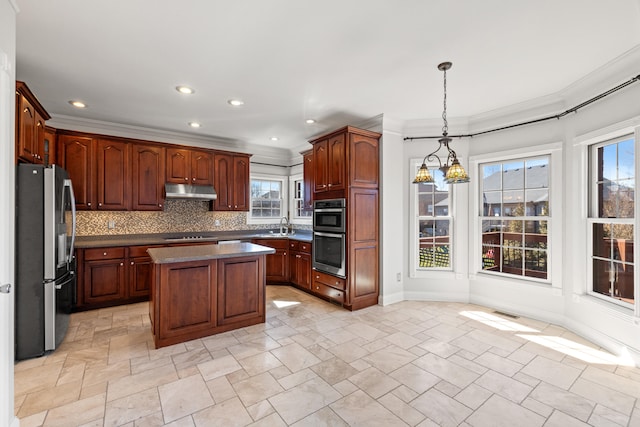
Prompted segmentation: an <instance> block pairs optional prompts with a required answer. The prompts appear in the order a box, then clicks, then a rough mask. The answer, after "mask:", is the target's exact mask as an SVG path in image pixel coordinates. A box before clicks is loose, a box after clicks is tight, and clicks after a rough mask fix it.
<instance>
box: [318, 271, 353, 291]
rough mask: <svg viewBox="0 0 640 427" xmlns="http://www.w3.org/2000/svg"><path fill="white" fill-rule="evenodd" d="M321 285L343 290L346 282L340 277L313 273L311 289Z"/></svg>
mask: <svg viewBox="0 0 640 427" xmlns="http://www.w3.org/2000/svg"><path fill="white" fill-rule="evenodd" d="M317 283H321V284H324V285H327V286H331V287H333V288H337V289H342V290H343V291H344V290H345V287H346V281H345V280H344V279H341V278H340V277H336V276H332V275H330V274H326V273H322V272H320V271H314V272H313V288H314V289H315V287H316V284H317Z"/></svg>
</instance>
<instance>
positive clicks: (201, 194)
mask: <svg viewBox="0 0 640 427" xmlns="http://www.w3.org/2000/svg"><path fill="white" fill-rule="evenodd" d="M164 190H165V193H166V198H167V199H191V200H215V199H216V198H217V197H218V195H217V194H216V190H214V188H213V186H211V185H191V184H172V183H166V184H165V185H164Z"/></svg>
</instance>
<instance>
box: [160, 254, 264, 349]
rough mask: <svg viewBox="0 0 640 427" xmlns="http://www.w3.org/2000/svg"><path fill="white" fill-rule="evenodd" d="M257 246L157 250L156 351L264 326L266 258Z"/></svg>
mask: <svg viewBox="0 0 640 427" xmlns="http://www.w3.org/2000/svg"><path fill="white" fill-rule="evenodd" d="M274 252H275V250H274V249H272V248H268V247H266V246H261V245H256V244H253V243H230V244H223V245H198V246H179V247H167V248H151V249H149V250H148V253H149V256H150V257H151V260H152V262H153V264H154V265H153V274H152V280H151V291H150V301H149V317H150V319H151V331H152V333H153V338H154V343H155V346H156V348H160V347H165V346H168V345H173V344H177V343H181V342H184V341H189V340H192V339H196V338H202V337H205V336H209V335H213V334H217V333H221V332H226V331H230V330H232V329H237V328H242V327H245V326H250V325H255V324H258V323H264V321H265V277H266V276H265V256H266V255H267V254H271V253H274Z"/></svg>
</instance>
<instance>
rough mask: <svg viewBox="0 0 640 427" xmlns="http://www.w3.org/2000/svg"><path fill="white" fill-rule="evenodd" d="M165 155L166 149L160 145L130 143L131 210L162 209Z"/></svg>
mask: <svg viewBox="0 0 640 427" xmlns="http://www.w3.org/2000/svg"><path fill="white" fill-rule="evenodd" d="M165 155H166V149H165V148H164V147H161V146H157V145H147V144H133V145H132V147H131V166H132V177H133V180H132V182H133V188H132V198H131V209H132V210H136V211H157V210H162V206H163V205H164V196H163V194H164V192H163V188H164V183H165V172H164V171H165Z"/></svg>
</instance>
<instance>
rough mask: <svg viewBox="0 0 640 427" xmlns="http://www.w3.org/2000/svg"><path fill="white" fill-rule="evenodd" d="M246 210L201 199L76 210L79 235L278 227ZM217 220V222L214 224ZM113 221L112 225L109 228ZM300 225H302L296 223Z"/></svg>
mask: <svg viewBox="0 0 640 427" xmlns="http://www.w3.org/2000/svg"><path fill="white" fill-rule="evenodd" d="M247 214H248V213H247V212H216V211H210V210H209V202H207V201H201V200H166V201H165V208H164V211H152V212H144V211H79V212H78V215H77V219H76V233H77V234H78V236H96V235H118V234H147V233H179V232H192V231H233V230H252V229H265V228H277V227H278V226H279V224H278V223H274V224H259V225H249V224H247ZM216 221H219V224H220V225H216V224H217V222H216ZM110 223H112V224H113V225H114V228H109V224H110ZM295 228H299V229H303V228H307V227H305V226H295Z"/></svg>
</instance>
